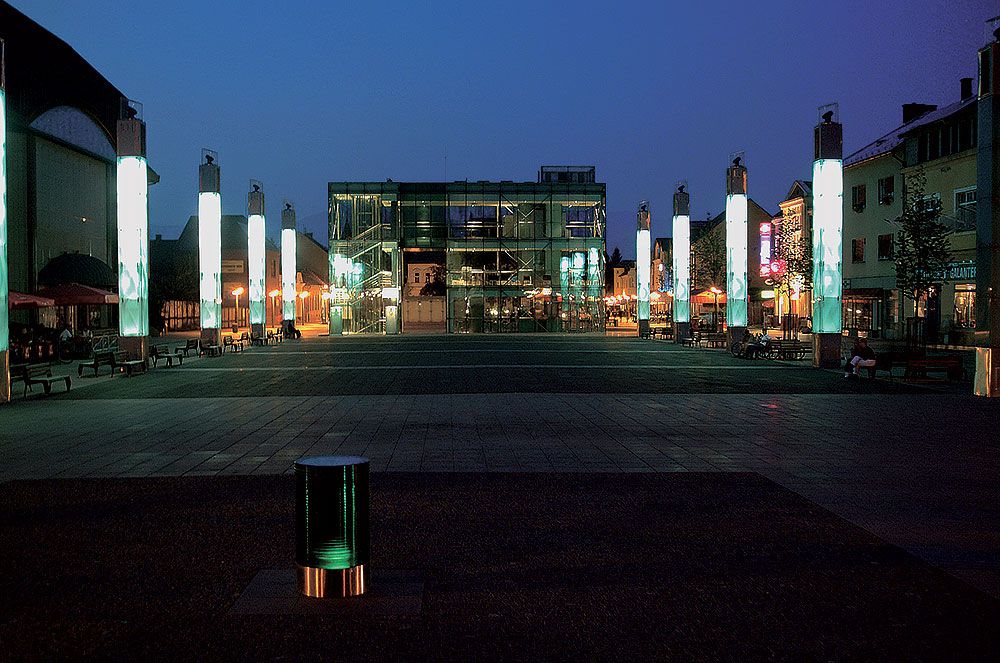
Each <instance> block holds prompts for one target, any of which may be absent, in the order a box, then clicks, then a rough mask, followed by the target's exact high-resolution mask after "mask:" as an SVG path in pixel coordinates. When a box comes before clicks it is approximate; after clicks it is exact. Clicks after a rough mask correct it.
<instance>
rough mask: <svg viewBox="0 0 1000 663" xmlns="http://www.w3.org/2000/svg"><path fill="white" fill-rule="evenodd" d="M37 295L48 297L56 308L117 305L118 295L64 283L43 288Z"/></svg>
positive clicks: (78, 284) (77, 284) (86, 286)
mask: <svg viewBox="0 0 1000 663" xmlns="http://www.w3.org/2000/svg"><path fill="white" fill-rule="evenodd" d="M36 295H38V296H39V297H46V298H48V299H51V300H53V301H54V302H55V305H56V306H87V305H101V304H117V303H118V295H116V294H115V293H113V292H108V291H107V290H101V289H100V288H92V287H90V286H89V285H81V284H80V283H63V284H61V285H54V286H52V287H50V288H42V289H41V290H39V291H38V292H37V293H36Z"/></svg>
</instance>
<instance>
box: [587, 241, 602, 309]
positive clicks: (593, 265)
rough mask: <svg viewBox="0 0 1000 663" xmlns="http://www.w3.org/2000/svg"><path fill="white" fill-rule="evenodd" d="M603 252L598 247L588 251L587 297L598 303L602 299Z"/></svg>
mask: <svg viewBox="0 0 1000 663" xmlns="http://www.w3.org/2000/svg"><path fill="white" fill-rule="evenodd" d="M601 272H602V269H601V252H600V251H598V250H597V248H596V247H591V248H589V249H587V296H588V297H593V298H594V301H597V300H598V299H600V297H601Z"/></svg>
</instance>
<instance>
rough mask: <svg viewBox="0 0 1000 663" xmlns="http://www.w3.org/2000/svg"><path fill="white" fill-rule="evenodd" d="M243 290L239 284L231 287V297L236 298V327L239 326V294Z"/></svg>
mask: <svg viewBox="0 0 1000 663" xmlns="http://www.w3.org/2000/svg"><path fill="white" fill-rule="evenodd" d="M244 292H246V290H244V289H243V286H240V287H238V288H234V289H233V297H235V298H236V323H235V326H236V327H240V326H241V325H240V295H242V294H243V293H244Z"/></svg>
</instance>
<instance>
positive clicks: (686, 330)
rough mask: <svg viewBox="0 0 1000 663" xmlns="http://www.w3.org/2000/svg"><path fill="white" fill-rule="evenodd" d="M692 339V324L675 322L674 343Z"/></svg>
mask: <svg viewBox="0 0 1000 663" xmlns="http://www.w3.org/2000/svg"><path fill="white" fill-rule="evenodd" d="M684 338H691V323H690V322H675V323H674V343H680V342H681V339H684Z"/></svg>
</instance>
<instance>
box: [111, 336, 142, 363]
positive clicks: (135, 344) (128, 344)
mask: <svg viewBox="0 0 1000 663" xmlns="http://www.w3.org/2000/svg"><path fill="white" fill-rule="evenodd" d="M118 349H119V350H121V351H122V352H127V353H128V358H129V359H139V360H143V361H145V360H146V358H147V357H149V337H147V336H119V337H118Z"/></svg>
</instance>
